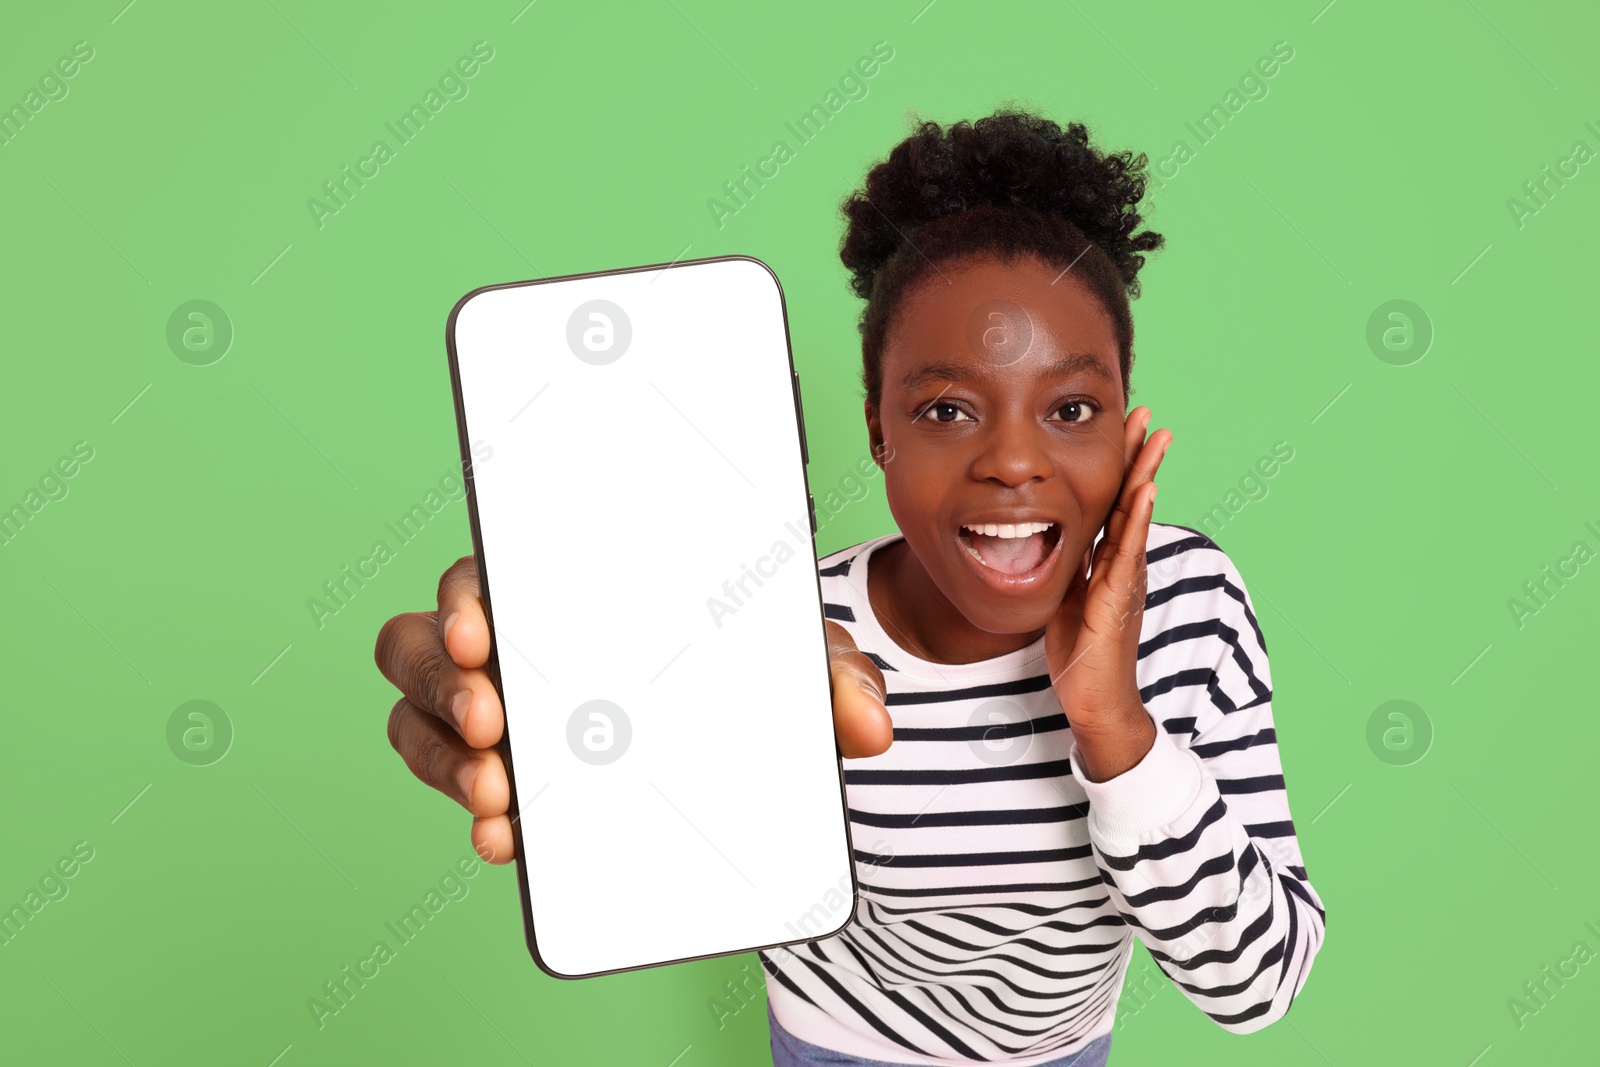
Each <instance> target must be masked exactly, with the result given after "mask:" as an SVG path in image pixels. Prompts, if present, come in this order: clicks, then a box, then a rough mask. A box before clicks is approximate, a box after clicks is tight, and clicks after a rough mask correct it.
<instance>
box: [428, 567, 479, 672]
mask: <svg viewBox="0 0 1600 1067" xmlns="http://www.w3.org/2000/svg"><path fill="white" fill-rule="evenodd" d="M439 638H440V643H441V644H443V645H444V646H445V649H446V650H447V651H448V652H449V653H450V658H451V659H452V660H454V661H455V663H456V666H458V667H481V666H483V665H484V664H485V663H487V662H488V661H489V624H488V621H487V620H486V619H485V618H484V615H483V600H482V588H481V586H480V584H479V580H478V560H477V557H476V556H462V557H461V558H460V559H458V560H456V561H455V562H454V563H452V564H450V566H449V567H448V568H447V569H446V570H445V572H444V574H442V575H440V577H439Z"/></svg>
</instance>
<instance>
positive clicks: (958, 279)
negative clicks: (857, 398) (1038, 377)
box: [883, 257, 1121, 388]
mask: <svg viewBox="0 0 1600 1067" xmlns="http://www.w3.org/2000/svg"><path fill="white" fill-rule="evenodd" d="M883 359H884V366H883V371H884V375H883V377H884V384H885V385H886V386H890V387H896V386H898V387H902V388H910V387H912V384H913V383H912V382H911V381H910V380H909V379H919V380H921V381H926V380H928V378H930V377H933V378H937V379H938V380H949V378H950V377H951V372H952V371H953V370H956V369H958V368H962V369H965V370H966V371H968V372H969V373H970V375H971V376H974V377H978V378H987V377H991V376H992V375H994V374H995V373H996V372H1011V373H1010V374H1009V375H1008V376H1014V373H1015V372H1016V371H1018V370H1022V369H1024V368H1025V369H1027V370H1028V371H1031V372H1033V373H1034V374H1044V373H1054V374H1063V373H1072V372H1074V371H1087V372H1089V373H1091V374H1094V375H1096V376H1097V377H1100V378H1102V379H1104V380H1106V381H1107V382H1109V383H1110V384H1112V385H1119V386H1120V384H1121V372H1120V360H1119V358H1118V345H1117V338H1116V332H1115V330H1114V328H1113V326H1112V322H1111V317H1110V316H1109V315H1108V314H1107V313H1106V310H1105V308H1104V307H1103V306H1102V305H1101V303H1100V301H1099V299H1098V298H1097V297H1095V296H1094V295H1093V294H1092V293H1090V292H1089V290H1088V289H1087V287H1086V286H1084V285H1082V284H1081V283H1079V282H1077V281H1076V280H1074V279H1073V278H1072V275H1071V273H1070V272H1069V271H1062V270H1060V269H1059V268H1053V267H1049V266H1047V265H1046V264H1044V263H1041V262H1040V261H1039V260H1037V259H1033V258H1031V257H1020V258H1018V259H1017V260H1016V261H1015V262H1013V263H1009V264H1008V263H1003V262H1001V261H1000V260H998V259H994V258H991V257H982V258H975V259H965V260H960V261H957V262H955V263H941V264H939V265H938V266H937V269H935V270H930V271H929V273H928V274H927V276H926V277H925V278H924V279H923V280H922V281H921V282H920V283H919V284H918V285H917V286H916V288H914V289H912V290H911V291H909V292H908V293H907V294H906V296H905V297H904V299H903V300H902V301H901V306H900V307H899V309H898V310H897V312H896V314H895V317H894V321H893V322H892V324H891V326H890V329H889V331H888V334H887V335H886V337H885V338H884V353H883ZM929 371H932V372H933V373H932V374H931V375H930V374H928V373H927V372H929ZM963 376H966V375H963Z"/></svg>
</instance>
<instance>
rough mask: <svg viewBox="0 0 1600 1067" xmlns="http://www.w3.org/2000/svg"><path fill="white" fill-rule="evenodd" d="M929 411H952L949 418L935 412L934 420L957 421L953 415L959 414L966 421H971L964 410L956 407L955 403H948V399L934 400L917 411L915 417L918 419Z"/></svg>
mask: <svg viewBox="0 0 1600 1067" xmlns="http://www.w3.org/2000/svg"><path fill="white" fill-rule="evenodd" d="M930 411H932V412H936V413H940V412H945V411H949V412H951V413H952V417H950V418H944V417H943V416H942V415H941V414H935V415H934V418H933V421H934V422H959V421H960V420H959V419H957V418H955V417H954V416H955V415H960V416H962V417H964V418H966V420H967V421H968V422H971V421H973V420H972V418H971V417H970V416H968V415H967V413H966V412H964V411H962V410H961V409H960V408H959V407H957V406H956V405H954V404H952V403H950V401H948V400H935V401H934V402H933V403H931V404H929V405H928V406H927V407H925V408H923V409H922V410H921V411H920V412H918V413H917V418H918V419H921V418H923V417H924V416H926V415H927V414H928V412H930Z"/></svg>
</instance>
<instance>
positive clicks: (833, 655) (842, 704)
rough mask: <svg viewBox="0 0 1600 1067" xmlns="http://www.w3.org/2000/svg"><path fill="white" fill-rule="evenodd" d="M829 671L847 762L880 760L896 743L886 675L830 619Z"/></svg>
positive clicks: (836, 723)
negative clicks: (887, 699)
mask: <svg viewBox="0 0 1600 1067" xmlns="http://www.w3.org/2000/svg"><path fill="white" fill-rule="evenodd" d="M826 628H827V633H828V669H829V672H830V675H829V677H830V683H831V686H830V687H831V689H832V691H833V734H834V737H835V738H836V739H837V741H838V744H839V754H840V755H842V756H844V757H845V758H846V759H859V758H861V757H863V756H876V755H877V754H878V753H880V752H883V751H885V750H887V749H888V747H889V746H890V745H891V744H893V742H894V722H893V720H892V719H890V717H889V709H888V707H887V706H886V705H885V695H886V694H887V693H888V687H887V686H886V685H885V684H884V681H883V671H882V670H880V669H879V667H878V665H877V664H876V663H874V662H872V660H871V659H869V658H868V657H867V655H866V654H865V653H864V652H861V651H859V650H857V648H856V642H855V639H854V638H852V637H851V636H850V631H848V630H846V629H845V628H844V627H843V626H840V625H839V624H838V623H836V622H834V621H833V620H831V619H829V620H827V623H826Z"/></svg>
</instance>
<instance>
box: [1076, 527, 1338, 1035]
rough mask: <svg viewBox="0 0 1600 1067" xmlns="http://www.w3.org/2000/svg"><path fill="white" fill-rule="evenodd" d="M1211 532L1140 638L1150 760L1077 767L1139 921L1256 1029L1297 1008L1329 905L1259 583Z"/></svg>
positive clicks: (1114, 883)
mask: <svg viewBox="0 0 1600 1067" xmlns="http://www.w3.org/2000/svg"><path fill="white" fill-rule="evenodd" d="M1191 532H1192V531H1191ZM1199 539H1200V540H1201V541H1203V542H1204V545H1203V546H1196V547H1193V548H1191V549H1189V550H1188V551H1186V552H1185V553H1184V555H1186V556H1190V557H1193V558H1192V560H1190V561H1185V563H1184V565H1182V566H1181V567H1179V568H1177V576H1176V577H1175V578H1174V579H1173V580H1172V581H1171V582H1169V583H1167V584H1166V585H1165V586H1163V587H1161V588H1156V582H1155V580H1154V571H1152V581H1151V583H1150V585H1151V588H1152V592H1150V593H1149V594H1147V599H1146V608H1145V613H1146V616H1147V619H1146V625H1145V626H1144V627H1143V628H1142V632H1141V641H1140V644H1139V660H1140V666H1139V679H1140V699H1141V700H1142V701H1143V703H1144V705H1145V708H1146V709H1147V710H1148V711H1149V712H1150V714H1151V715H1152V716H1153V717H1154V719H1155V721H1156V727H1157V728H1156V738H1155V742H1154V744H1153V745H1152V746H1151V748H1150V751H1149V752H1147V753H1146V754H1145V756H1144V758H1143V759H1142V760H1140V762H1139V763H1137V764H1135V765H1134V766H1133V767H1131V768H1129V769H1128V770H1127V771H1125V772H1123V773H1122V774H1119V775H1117V776H1116V777H1115V778H1111V779H1108V780H1107V781H1104V782H1092V781H1089V780H1088V778H1087V776H1086V775H1085V774H1084V773H1083V767H1082V764H1081V763H1080V762H1079V758H1078V746H1077V743H1076V742H1074V743H1073V744H1072V747H1071V749H1070V751H1069V753H1068V760H1069V763H1070V766H1071V768H1072V773H1073V774H1074V775H1075V776H1076V777H1077V779H1078V782H1079V784H1080V785H1081V786H1082V787H1083V789H1084V792H1085V793H1086V794H1087V795H1088V799H1089V813H1088V817H1087V824H1088V832H1089V838H1090V842H1091V844H1092V845H1093V848H1094V853H1095V860H1096V863H1097V865H1098V866H1099V868H1100V877H1101V880H1102V881H1104V882H1105V883H1106V886H1107V887H1108V890H1109V893H1110V895H1111V899H1112V901H1113V903H1114V904H1115V906H1116V907H1117V909H1118V910H1119V911H1120V912H1121V913H1122V917H1123V919H1124V920H1125V921H1126V922H1127V923H1128V924H1129V925H1130V926H1132V927H1133V929H1134V931H1135V932H1136V934H1137V936H1138V937H1139V939H1140V940H1141V941H1143V942H1144V944H1145V946H1146V948H1148V949H1149V951H1150V955H1151V957H1152V958H1153V959H1154V960H1155V961H1156V964H1157V966H1159V967H1160V968H1161V969H1162V971H1163V972H1165V973H1166V975H1167V977H1169V978H1170V979H1172V981H1173V983H1174V984H1175V985H1177V987H1178V988H1179V989H1180V990H1182V991H1183V993H1184V995H1185V996H1187V997H1188V998H1189V999H1190V1000H1191V1001H1193V1002H1194V1003H1195V1005H1197V1006H1198V1007H1199V1008H1200V1009H1201V1010H1202V1011H1204V1012H1205V1013H1206V1015H1207V1016H1208V1017H1210V1019H1211V1020H1212V1021H1213V1022H1215V1023H1216V1024H1217V1025H1218V1026H1220V1027H1222V1028H1223V1029H1224V1030H1228V1031H1231V1032H1233V1033H1240V1034H1245V1033H1251V1032H1253V1031H1255V1030H1259V1029H1261V1028H1262V1027H1264V1026H1266V1025H1268V1024H1269V1023H1271V1022H1273V1021H1274V1020H1276V1019H1279V1018H1281V1017H1283V1015H1284V1014H1286V1013H1287V1012H1288V1010H1289V1005H1290V1004H1291V1003H1292V1002H1293V1000H1294V997H1295V995H1296V994H1297V993H1299V991H1300V988H1301V987H1302V986H1303V985H1304V984H1305V981H1306V977H1307V975H1308V974H1309V973H1310V970H1311V961H1312V959H1313V957H1315V955H1316V953H1317V949H1318V948H1319V947H1320V946H1321V944H1322V939H1323V933H1324V930H1325V926H1326V912H1325V911H1324V909H1323V906H1322V901H1321V899H1320V898H1319V897H1318V896H1317V893H1316V890H1315V889H1313V888H1312V886H1311V882H1310V879H1309V878H1308V877H1307V875H1306V869H1305V866H1304V863H1303V861H1302V859H1301V856H1300V847H1299V844H1298V842H1297V841H1296V839H1295V832H1294V823H1293V821H1292V820H1291V819H1290V816H1289V804H1288V798H1287V795H1286V794H1285V791H1284V779H1283V769H1282V766H1281V764H1280V762H1279V756H1278V743H1277V735H1276V732H1275V730H1274V728H1273V721H1272V677H1271V673H1270V672H1269V670H1268V667H1267V652H1266V644H1265V641H1264V639H1263V638H1262V635H1261V630H1260V627H1259V626H1258V625H1257V624H1256V618H1255V613H1254V611H1253V610H1252V606H1251V603H1250V599H1249V596H1248V595H1247V593H1246V592H1245V588H1244V580H1243V578H1242V577H1241V576H1240V575H1239V572H1238V571H1237V570H1236V569H1235V568H1234V566H1233V563H1232V561H1231V560H1229V559H1228V557H1227V556H1226V555H1225V554H1224V553H1223V552H1222V550H1221V549H1219V548H1217V547H1216V546H1215V545H1214V544H1213V543H1211V542H1210V541H1209V540H1207V539H1205V538H1204V537H1203V536H1200V538H1199ZM1152 623H1153V625H1152Z"/></svg>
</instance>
